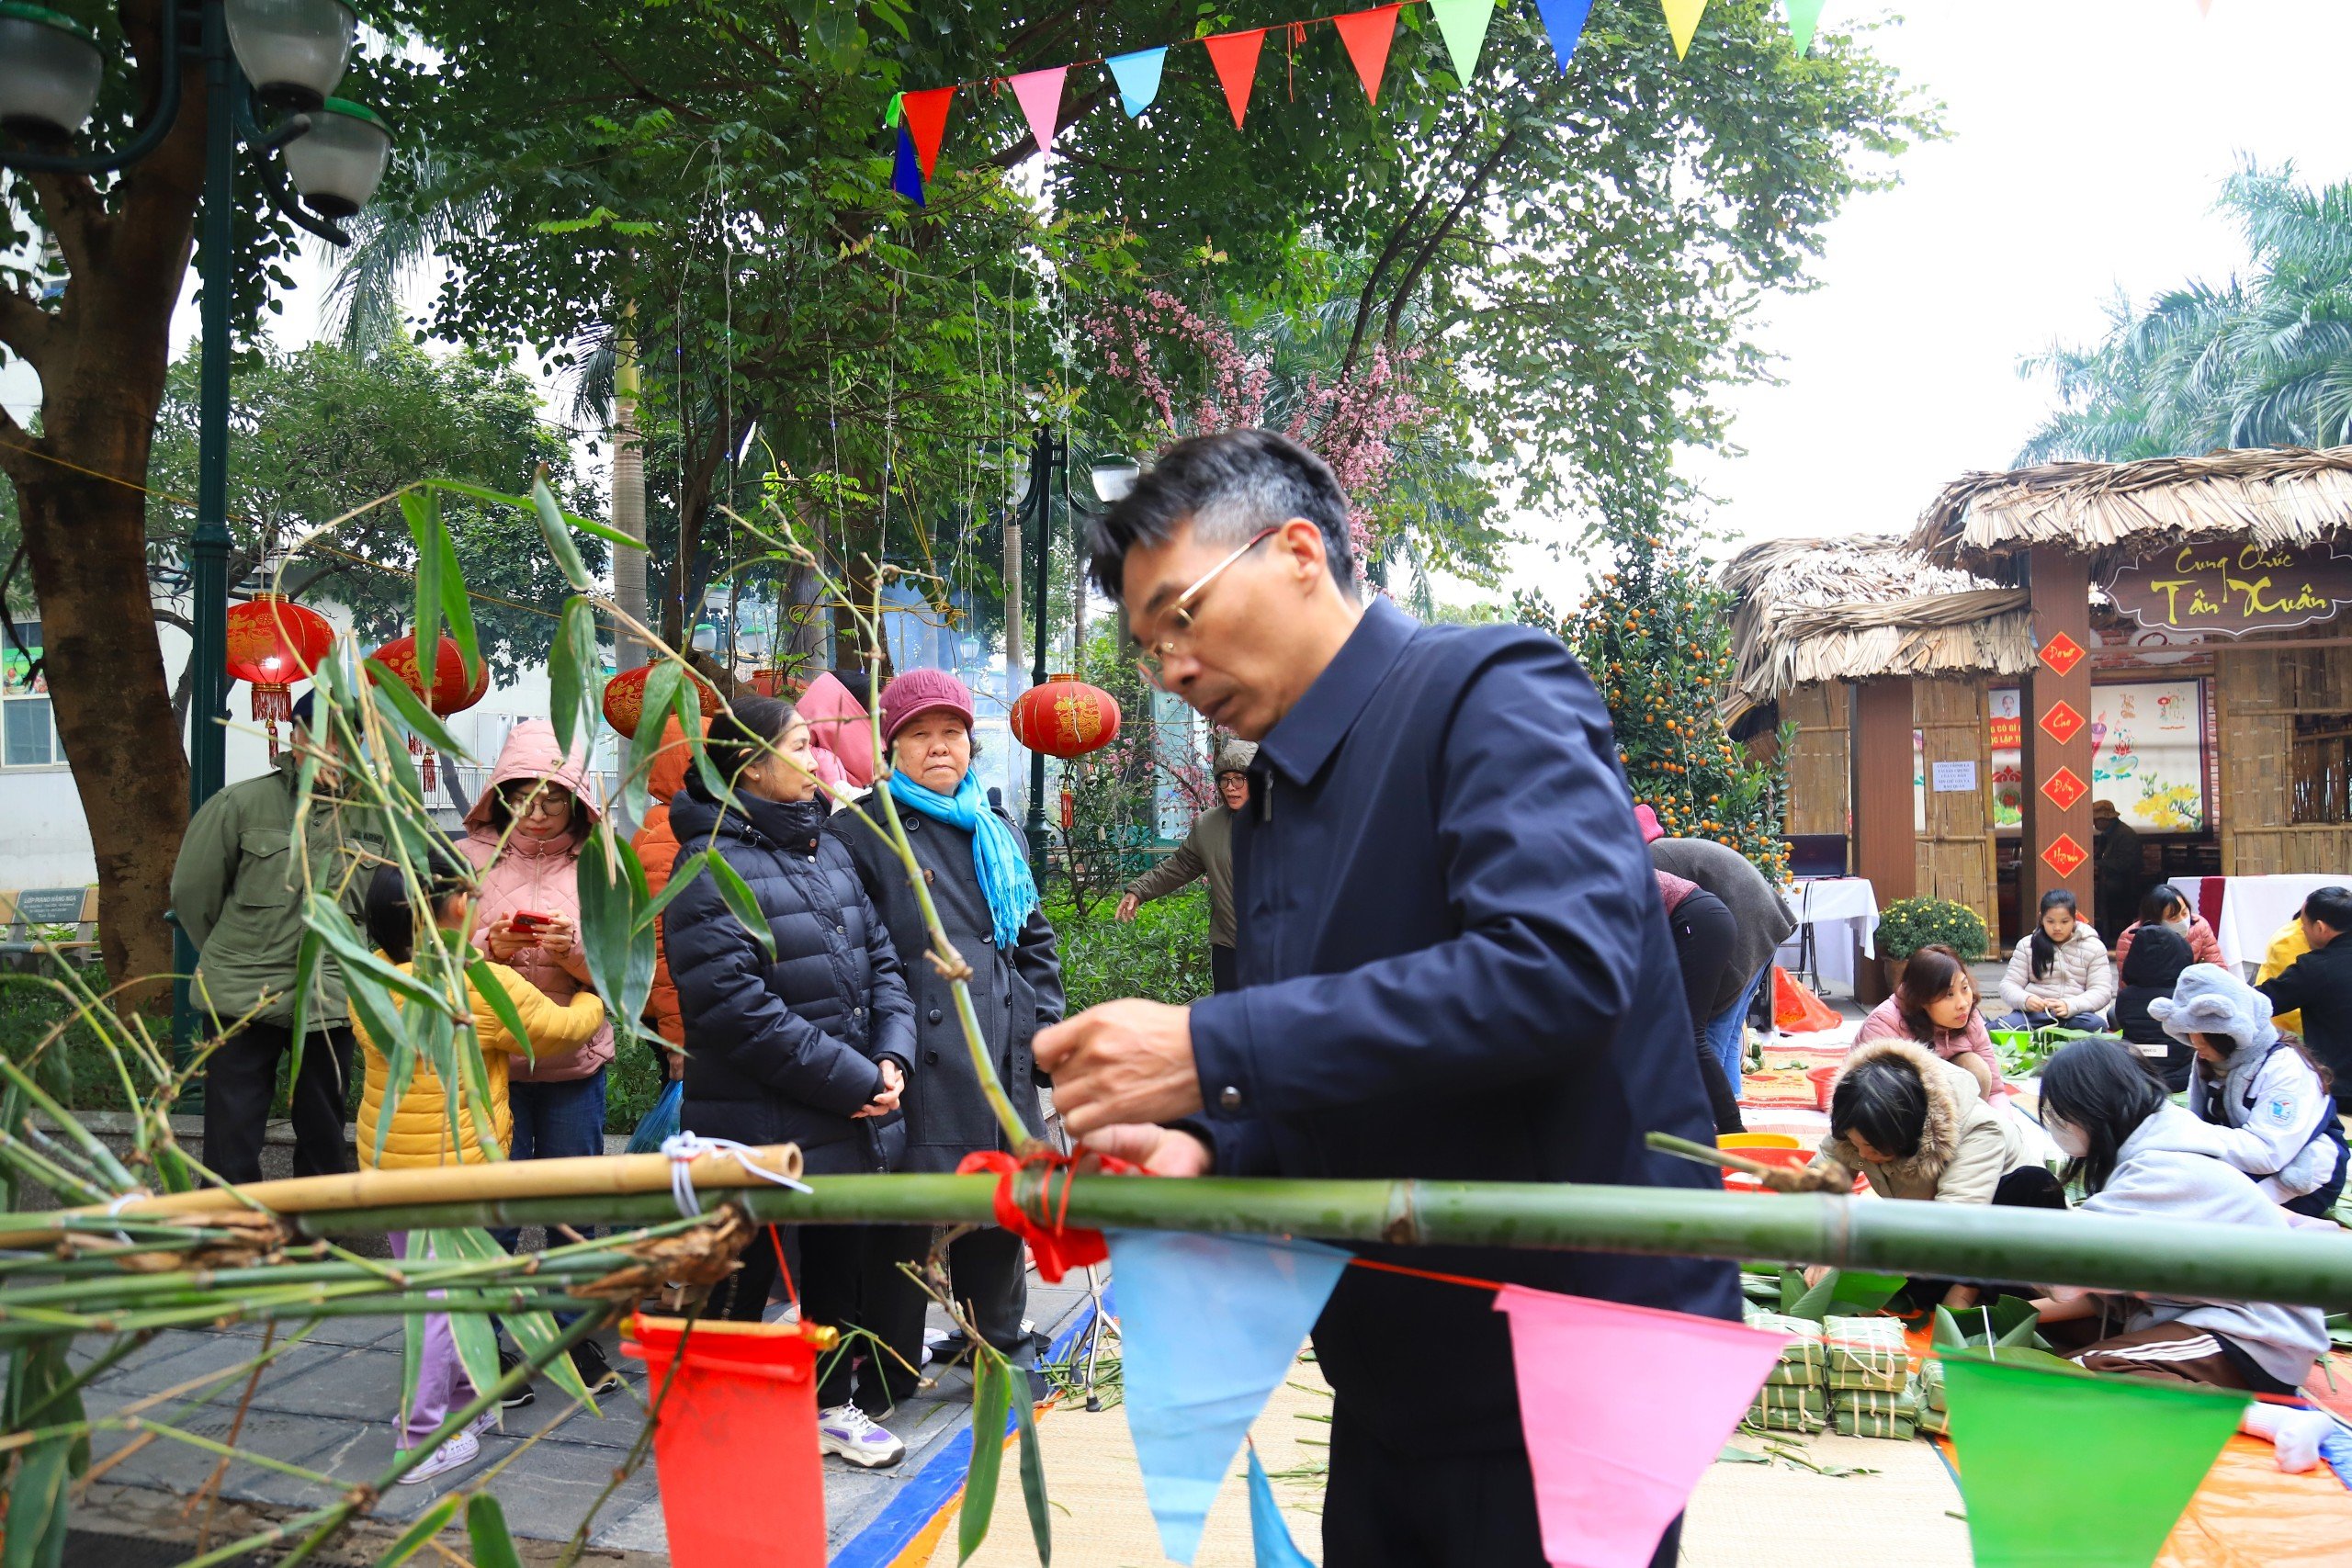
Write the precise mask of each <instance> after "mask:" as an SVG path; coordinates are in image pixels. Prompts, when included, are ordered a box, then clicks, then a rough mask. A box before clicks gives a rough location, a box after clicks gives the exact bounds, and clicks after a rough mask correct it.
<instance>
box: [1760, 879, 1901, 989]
mask: <svg viewBox="0 0 2352 1568" xmlns="http://www.w3.org/2000/svg"><path fill="white" fill-rule="evenodd" d="M1781 897H1782V898H1783V899H1785V900H1786V901H1787V903H1788V906H1789V913H1791V914H1792V915H1794V916H1795V917H1796V918H1797V930H1796V932H1795V934H1793V935H1792V936H1791V937H1790V938H1789V940H1788V941H1787V942H1783V943H1781V951H1780V952H1779V953H1775V954H1774V955H1773V961H1774V962H1775V963H1777V964H1781V966H1782V967H1783V968H1786V969H1788V970H1789V971H1791V972H1792V973H1794V972H1795V970H1796V969H1797V967H1798V957H1799V947H1800V939H1801V938H1802V937H1803V936H1804V928H1805V927H1807V926H1811V927H1812V928H1813V963H1814V971H1815V974H1816V975H1817V976H1819V977H1820V979H1821V980H1822V982H1823V984H1824V985H1825V986H1829V985H1835V986H1838V987H1843V988H1844V989H1845V990H1846V991H1847V992H1848V993H1849V994H1850V993H1851V992H1852V991H1853V989H1854V950H1855V948H1856V947H1857V946H1858V945H1859V946H1860V949H1861V952H1862V954H1863V956H1864V957H1868V958H1876V957H1877V956H1878V889H1877V888H1875V887H1873V886H1871V880H1870V878H1869V877H1867V876H1818V877H1808V878H1805V879H1804V880H1802V881H1798V882H1792V883H1790V884H1789V885H1788V886H1785V887H1783V888H1781Z"/></svg>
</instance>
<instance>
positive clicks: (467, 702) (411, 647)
mask: <svg viewBox="0 0 2352 1568" xmlns="http://www.w3.org/2000/svg"><path fill="white" fill-rule="evenodd" d="M368 658H370V659H372V660H376V662H378V663H379V664H381V665H382V666H383V667H384V668H385V669H387V670H389V671H391V672H392V673H393V674H395V675H397V676H399V677H400V679H401V685H403V686H406V687H407V688H408V689H409V690H410V691H412V692H414V693H415V694H417V696H418V698H419V699H421V700H422V701H423V702H424V705H425V706H426V707H428V708H431V709H432V710H433V712H434V714H435V716H438V717H442V718H447V717H448V716H449V715H451V714H453V713H463V712H465V711H466V710H467V709H468V708H469V707H471V706H473V705H475V704H476V703H478V702H480V701H481V700H482V698H483V697H485V696H487V695H488V694H490V660H486V659H485V660H482V662H481V671H480V672H479V673H478V674H476V676H475V677H474V683H473V684H472V685H471V686H469V685H467V684H466V657H465V655H464V654H462V653H459V652H458V645H457V643H456V642H454V641H452V640H451V639H450V638H449V637H446V636H445V637H442V639H441V646H440V647H439V648H438V649H435V659H434V660H433V690H431V691H430V692H427V691H426V690H425V689H424V677H423V676H421V675H419V674H418V673H417V668H416V634H415V633H414V632H411V633H410V634H409V635H408V636H406V637H394V638H393V639H392V640H391V641H390V642H388V643H386V644H385V645H384V646H383V647H381V648H379V649H377V650H376V651H375V652H373V653H371V654H369V655H368ZM368 679H370V680H373V679H375V671H368ZM408 749H409V751H410V753H411V754H412V755H413V756H415V757H416V758H417V760H418V766H417V771H418V773H420V774H421V775H422V777H423V783H424V788H425V792H426V793H427V794H430V793H432V791H433V790H435V788H437V787H438V786H439V784H440V782H441V781H440V777H439V770H438V769H437V768H436V767H435V758H434V755H433V748H431V747H430V746H427V745H425V744H424V743H423V742H422V741H420V740H418V739H417V738H416V737H415V736H413V735H412V736H410V737H409V738H408Z"/></svg>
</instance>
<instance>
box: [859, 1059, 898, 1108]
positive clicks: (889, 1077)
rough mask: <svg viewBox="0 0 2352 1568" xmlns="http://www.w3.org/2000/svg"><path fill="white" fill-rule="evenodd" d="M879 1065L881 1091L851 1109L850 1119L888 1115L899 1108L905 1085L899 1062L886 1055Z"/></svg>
mask: <svg viewBox="0 0 2352 1568" xmlns="http://www.w3.org/2000/svg"><path fill="white" fill-rule="evenodd" d="M880 1066H881V1068H882V1092H881V1093H879V1094H877V1095H876V1096H875V1097H874V1098H873V1099H872V1100H867V1101H866V1102H865V1105H864V1106H863V1107H861V1108H860V1109H858V1110H856V1111H852V1112H851V1113H850V1120H851V1121H853V1122H855V1121H858V1120H860V1119H862V1118H864V1117H867V1116H888V1114H890V1112H891V1111H896V1110H897V1109H899V1094H900V1093H901V1092H902V1091H903V1090H904V1089H906V1087H907V1078H906V1075H905V1074H904V1073H901V1072H900V1071H899V1064H898V1063H896V1062H894V1061H892V1060H891V1059H890V1058H889V1057H888V1056H885V1057H883V1058H882V1061H881V1064H880Z"/></svg>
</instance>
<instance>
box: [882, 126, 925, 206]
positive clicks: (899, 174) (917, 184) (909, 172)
mask: <svg viewBox="0 0 2352 1568" xmlns="http://www.w3.org/2000/svg"><path fill="white" fill-rule="evenodd" d="M890 188H891V189H892V190H895V191H897V192H898V193H899V195H900V196H903V197H906V198H907V199H908V200H909V201H911V202H913V203H914V204H915V205H916V206H917V207H922V206H924V205H926V203H925V202H924V201H923V198H922V169H921V168H920V167H918V166H917V164H916V163H915V140H914V138H913V137H911V136H909V135H908V134H907V128H906V127H905V126H903V125H902V126H900V127H899V156H898V158H897V160H896V161H895V162H893V163H892V164H891V165H890Z"/></svg>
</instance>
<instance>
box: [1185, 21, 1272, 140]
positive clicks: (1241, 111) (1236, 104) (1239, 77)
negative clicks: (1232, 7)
mask: <svg viewBox="0 0 2352 1568" xmlns="http://www.w3.org/2000/svg"><path fill="white" fill-rule="evenodd" d="M1201 42H1202V43H1204V44H1205V45H1207V46H1208V51H1209V59H1210V60H1212V61H1214V62H1216V79H1217V80H1218V81H1220V82H1222V83H1224V84H1225V101H1226V103H1227V104H1228V105H1229V106H1231V107H1232V109H1233V128H1234V129H1235V130H1240V129H1241V120H1242V117H1243V116H1245V115H1247V114H1248V113H1249V112H1250V88H1251V87H1252V86H1253V85H1256V83H1257V80H1258V51H1259V50H1260V49H1261V48H1263V47H1264V46H1265V42H1266V29H1265V28H1258V29H1257V30H1256V31H1254V32H1247V33H1217V34H1215V35H1213V36H1212V37H1209V38H1204V39H1202V40H1201Z"/></svg>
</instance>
